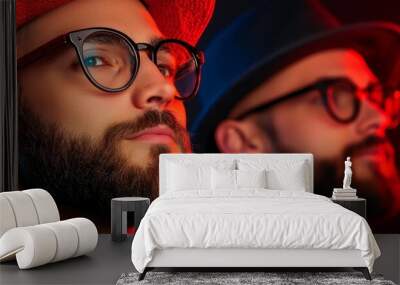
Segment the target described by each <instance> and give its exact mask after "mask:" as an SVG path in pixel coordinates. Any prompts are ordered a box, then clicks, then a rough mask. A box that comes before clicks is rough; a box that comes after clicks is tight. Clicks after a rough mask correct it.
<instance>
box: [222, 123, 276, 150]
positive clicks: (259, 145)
mask: <svg viewBox="0 0 400 285" xmlns="http://www.w3.org/2000/svg"><path fill="white" fill-rule="evenodd" d="M215 142H216V145H217V146H218V149H219V150H220V152H223V153H240V152H244V153H260V152H271V151H272V147H271V144H270V141H269V139H268V138H267V136H266V134H265V133H264V132H263V131H262V130H261V129H260V128H259V127H258V126H257V125H256V124H255V122H253V121H250V120H246V121H236V120H231V119H228V120H224V121H222V122H221V123H220V124H219V125H218V127H217V129H216V130H215Z"/></svg>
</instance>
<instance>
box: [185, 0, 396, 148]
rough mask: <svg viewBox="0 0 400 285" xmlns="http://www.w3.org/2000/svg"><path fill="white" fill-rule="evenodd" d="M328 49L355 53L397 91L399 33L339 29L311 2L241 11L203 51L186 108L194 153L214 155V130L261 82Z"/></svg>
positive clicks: (273, 2) (388, 27) (386, 28)
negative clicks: (199, 71) (197, 83)
mask: <svg viewBox="0 0 400 285" xmlns="http://www.w3.org/2000/svg"><path fill="white" fill-rule="evenodd" d="M332 48H352V49H355V50H357V51H358V52H359V53H360V54H361V55H363V56H364V58H365V59H366V61H367V63H368V64H369V65H370V67H371V68H372V69H373V70H374V71H375V72H376V73H377V76H378V77H380V78H381V79H385V81H386V83H387V84H390V85H392V86H393V85H395V86H399V85H398V84H399V78H398V74H400V59H399V58H400V52H399V49H400V27H399V26H398V25H396V24H393V23H386V22H368V23H359V24H352V25H346V26H341V25H340V23H339V22H338V21H337V20H336V19H335V18H334V17H333V16H332V15H331V14H329V12H327V10H326V9H325V8H324V7H323V6H321V4H319V2H317V1H312V0H310V1H305V0H292V1H290V5H288V2H287V1H281V0H268V1H265V0H264V1H261V2H259V3H257V4H256V5H255V6H253V7H252V8H250V9H249V10H247V11H245V12H244V13H243V14H242V15H241V16H240V17H239V18H237V20H236V21H234V22H233V24H232V25H230V26H229V27H228V28H227V29H225V30H223V31H222V33H220V34H218V35H217V37H216V38H215V39H214V40H213V41H212V42H211V43H210V45H209V46H208V47H207V49H206V50H205V56H206V64H205V65H204V68H203V71H202V76H203V77H202V83H201V87H200V91H199V94H198V95H197V97H196V98H194V99H193V100H192V102H189V103H188V104H187V109H188V113H189V116H188V118H189V122H188V125H189V131H190V133H191V135H192V143H193V148H194V151H198V152H215V151H218V150H217V149H216V147H215V139H214V132H215V128H216V127H217V125H218V124H219V122H221V121H222V120H223V119H225V118H226V116H227V115H228V113H229V111H230V110H231V109H232V108H233V106H234V105H235V104H236V103H237V102H240V99H241V98H242V97H243V96H245V95H246V94H248V93H249V92H250V91H251V90H252V89H254V88H256V87H257V86H259V85H260V84H261V83H263V82H264V81H265V79H266V78H268V77H270V76H271V75H273V74H274V73H276V72H277V71H279V70H281V69H282V68H284V67H286V66H288V65H289V64H291V63H293V62H294V61H296V60H299V59H301V58H303V57H305V56H307V55H310V54H312V53H315V52H318V51H321V50H325V49H332ZM396 58H398V59H399V60H396ZM395 74H397V77H394V76H392V75H395Z"/></svg>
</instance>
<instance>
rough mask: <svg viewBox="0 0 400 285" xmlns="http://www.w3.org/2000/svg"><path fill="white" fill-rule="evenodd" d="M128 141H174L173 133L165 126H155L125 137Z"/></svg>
mask: <svg viewBox="0 0 400 285" xmlns="http://www.w3.org/2000/svg"><path fill="white" fill-rule="evenodd" d="M126 139H128V140H144V141H154V142H165V141H170V140H173V141H175V134H174V132H173V131H172V130H171V129H170V128H169V127H167V126H165V125H157V126H155V127H152V128H147V129H145V130H142V131H139V132H136V133H134V134H132V135H129V136H127V137H126Z"/></svg>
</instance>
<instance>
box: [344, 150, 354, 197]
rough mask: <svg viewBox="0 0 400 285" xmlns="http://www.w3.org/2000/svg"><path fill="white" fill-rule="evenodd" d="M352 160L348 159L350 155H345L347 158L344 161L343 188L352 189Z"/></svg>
mask: <svg viewBox="0 0 400 285" xmlns="http://www.w3.org/2000/svg"><path fill="white" fill-rule="evenodd" d="M351 165H352V162H351V161H350V157H349V156H348V157H347V160H346V161H345V162H344V179H343V189H353V188H351V186H350V184H351V176H352V174H353V172H352V171H351Z"/></svg>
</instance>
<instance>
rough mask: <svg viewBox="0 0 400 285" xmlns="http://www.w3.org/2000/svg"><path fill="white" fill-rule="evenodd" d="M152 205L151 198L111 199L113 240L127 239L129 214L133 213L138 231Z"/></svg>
mask: <svg viewBox="0 0 400 285" xmlns="http://www.w3.org/2000/svg"><path fill="white" fill-rule="evenodd" d="M149 205H150V199H149V198H143V197H119V198H113V199H111V239H112V241H124V240H125V239H126V237H127V213H128V212H133V214H134V226H135V228H136V229H137V228H138V227H139V224H140V221H141V220H142V218H143V217H144V214H146V211H147V209H148V208H149Z"/></svg>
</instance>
